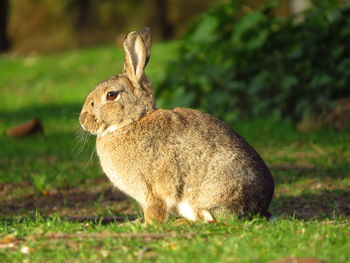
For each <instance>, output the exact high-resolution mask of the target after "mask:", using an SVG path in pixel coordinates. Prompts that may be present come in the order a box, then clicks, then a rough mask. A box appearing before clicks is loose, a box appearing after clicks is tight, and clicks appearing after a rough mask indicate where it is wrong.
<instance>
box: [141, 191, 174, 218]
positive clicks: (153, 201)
mask: <svg viewBox="0 0 350 263" xmlns="http://www.w3.org/2000/svg"><path fill="white" fill-rule="evenodd" d="M143 213H144V216H145V223H146V224H152V223H155V222H164V221H165V220H166V219H167V218H168V210H167V207H166V204H165V202H164V201H163V200H161V199H160V198H157V197H152V198H148V202H147V204H146V205H144V206H143Z"/></svg>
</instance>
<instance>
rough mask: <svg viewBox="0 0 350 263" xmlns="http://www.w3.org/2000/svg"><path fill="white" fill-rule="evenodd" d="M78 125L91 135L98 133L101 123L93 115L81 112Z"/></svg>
mask: <svg viewBox="0 0 350 263" xmlns="http://www.w3.org/2000/svg"><path fill="white" fill-rule="evenodd" d="M79 122H80V126H81V127H82V128H83V129H84V130H85V131H87V132H90V133H91V134H93V135H98V131H99V129H101V124H99V122H98V120H97V119H96V118H95V116H94V115H92V114H89V113H88V112H82V113H81V114H80V117H79Z"/></svg>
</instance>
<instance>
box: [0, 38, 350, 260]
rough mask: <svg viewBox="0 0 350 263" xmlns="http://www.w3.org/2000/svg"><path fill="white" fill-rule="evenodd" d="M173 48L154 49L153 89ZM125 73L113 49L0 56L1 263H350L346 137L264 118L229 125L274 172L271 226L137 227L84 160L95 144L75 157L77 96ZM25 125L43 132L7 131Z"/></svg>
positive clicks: (126, 202)
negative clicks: (296, 260) (312, 261)
mask: <svg viewBox="0 0 350 263" xmlns="http://www.w3.org/2000/svg"><path fill="white" fill-rule="evenodd" d="M175 48H176V44H174V43H168V44H155V45H154V47H153V53H152V58H151V61H150V65H149V67H148V73H149V77H150V79H151V80H152V82H153V84H154V86H155V87H156V86H157V82H159V80H160V79H161V77H162V76H163V74H164V67H165V65H166V62H167V61H168V60H169V59H171V58H172V57H173V55H174V52H173V51H174V49H175ZM121 66H122V51H121V50H120V49H116V48H115V47H100V48H94V49H87V50H76V51H71V52H67V53H62V54H55V55H47V56H35V57H0V69H1V70H0V98H1V103H0V133H1V136H0V262H22V261H26V262H44V261H45V262H269V261H272V260H276V259H279V258H284V257H313V258H318V259H321V260H324V261H326V262H350V254H349V252H348V251H350V242H349V235H350V225H349V216H350V207H349V204H350V196H349V192H350V178H349V171H350V133H349V131H334V130H331V129H322V130H319V131H316V132H313V133H306V134H305V133H300V132H298V131H296V129H295V128H294V126H293V125H292V124H291V123H290V122H288V121H281V120H273V119H268V118H265V119H261V120H259V119H255V120H249V121H239V122H236V123H231V126H232V128H234V129H235V130H236V131H238V132H239V133H240V134H241V135H243V137H245V138H246V139H247V140H248V141H249V142H250V143H251V144H252V145H253V146H254V147H255V148H256V149H257V150H258V152H259V153H260V154H261V155H262V156H263V158H264V159H265V161H266V163H267V164H268V166H270V168H271V171H272V173H273V175H274V178H275V180H276V193H275V198H274V200H273V202H272V205H271V211H272V212H273V213H274V214H275V215H276V216H277V217H278V220H277V221H273V222H267V221H265V220H262V219H254V220H250V221H248V220H243V221H242V220H237V219H234V218H228V219H226V220H224V219H222V220H219V221H218V223H214V224H209V225H206V224H203V223H198V224H190V223H187V222H185V221H179V220H175V219H174V218H171V219H170V220H169V222H167V223H164V224H155V225H152V226H144V225H143V224H142V223H141V212H140V208H139V207H138V205H137V204H136V203H135V202H134V201H132V200H130V199H127V198H126V197H125V196H123V195H122V194H120V193H119V192H117V191H116V190H115V189H113V188H112V186H111V184H110V183H109V182H108V180H107V179H106V177H105V176H104V175H103V173H102V171H101V168H100V167H99V164H98V160H97V158H96V156H92V158H91V152H92V151H93V147H94V138H93V137H89V138H87V139H86V140H87V143H86V146H85V147H84V148H83V149H82V150H81V149H80V148H81V146H82V144H83V141H82V140H85V139H84V138H85V137H84V136H82V134H81V133H80V132H79V124H78V114H79V111H80V108H81V106H82V104H83V101H84V98H85V96H86V95H87V94H88V93H89V91H90V90H91V89H92V88H93V86H94V85H95V84H96V83H98V82H99V81H101V80H103V79H106V78H107V77H109V76H110V75H113V74H116V73H118V72H119V69H120V68H121ZM32 118H40V119H41V120H42V122H43V124H44V130H45V132H44V135H42V136H40V135H38V136H33V137H27V138H22V139H13V138H10V137H8V136H7V135H6V134H5V130H6V129H7V128H9V127H11V126H13V125H16V124H18V123H21V122H23V121H26V120H28V119H32ZM79 138H83V139H79ZM135 218H137V220H136V221H135V222H131V220H129V219H135ZM114 219H115V221H114ZM122 221H124V222H122ZM62 233H63V234H64V235H63V236H59V234H62ZM118 233H127V234H130V233H134V234H136V235H134V236H117V234H118ZM141 233H155V234H159V235H160V236H158V237H153V236H142V235H140V234H141ZM26 250H27V251H26ZM25 252H28V253H25Z"/></svg>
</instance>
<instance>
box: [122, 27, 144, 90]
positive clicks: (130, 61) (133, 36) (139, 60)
mask: <svg viewBox="0 0 350 263" xmlns="http://www.w3.org/2000/svg"><path fill="white" fill-rule="evenodd" d="M142 34H143V35H144V36H147V33H142ZM145 39H146V40H147V37H145ZM147 41H148V40H147ZM124 52H125V63H124V71H125V73H126V75H127V76H128V77H129V78H130V80H131V81H133V82H136V83H138V82H140V80H141V79H142V76H143V72H144V68H145V66H146V64H147V60H148V59H147V58H148V57H149V54H147V53H148V52H147V48H146V45H145V42H144V40H143V38H142V35H141V33H138V32H136V31H133V32H131V33H129V34H128V36H127V37H126V39H125V41H124ZM147 55H148V56H147Z"/></svg>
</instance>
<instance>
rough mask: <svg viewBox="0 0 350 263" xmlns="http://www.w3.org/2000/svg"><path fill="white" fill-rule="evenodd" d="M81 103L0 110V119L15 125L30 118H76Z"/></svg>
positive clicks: (44, 119)
mask: <svg viewBox="0 0 350 263" xmlns="http://www.w3.org/2000/svg"><path fill="white" fill-rule="evenodd" d="M83 103H84V102H83V101H82V102H81V103H62V104H38V105H32V106H30V107H23V108H19V109H16V110H6V111H4V110H0V116H1V120H2V121H3V122H4V123H5V124H8V125H15V124H18V123H21V122H24V121H27V120H30V119H34V118H37V119H41V120H43V121H46V120H59V119H76V121H77V122H78V116H79V113H80V111H81V108H82V106H83Z"/></svg>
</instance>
